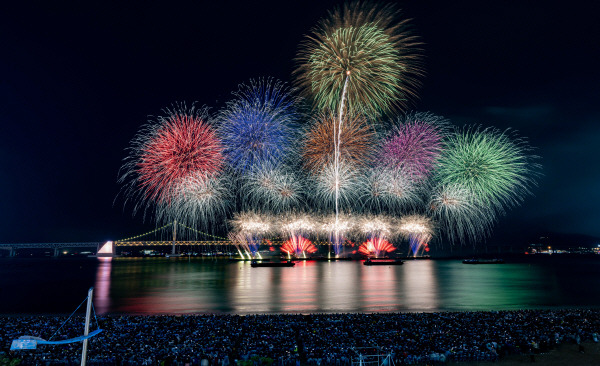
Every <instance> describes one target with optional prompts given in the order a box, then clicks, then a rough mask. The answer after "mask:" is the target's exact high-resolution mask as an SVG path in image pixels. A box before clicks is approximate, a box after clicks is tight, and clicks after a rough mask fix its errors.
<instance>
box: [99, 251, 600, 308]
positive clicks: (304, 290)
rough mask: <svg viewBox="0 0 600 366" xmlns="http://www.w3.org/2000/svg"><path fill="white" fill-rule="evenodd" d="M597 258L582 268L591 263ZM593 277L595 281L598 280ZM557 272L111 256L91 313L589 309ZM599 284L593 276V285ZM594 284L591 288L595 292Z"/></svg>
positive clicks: (588, 301) (102, 268) (590, 301)
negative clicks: (272, 264)
mask: <svg viewBox="0 0 600 366" xmlns="http://www.w3.org/2000/svg"><path fill="white" fill-rule="evenodd" d="M595 263H596V262H594V263H590V264H588V265H593V266H594V268H597V265H595ZM596 278H597V277H596ZM579 282H580V281H576V282H569V285H568V286H565V281H561V280H560V275H559V274H558V273H557V270H556V267H554V266H552V265H548V264H543V263H534V264H531V263H512V264H511V263H508V264H504V265H478V266H473V265H463V264H462V263H461V262H460V261H457V260H454V261H450V260H446V261H434V260H421V261H419V260H415V261H407V262H406V263H405V264H404V265H402V266H363V265H362V262H358V261H352V262H315V261H306V262H298V263H297V264H296V266H295V267H291V268H286V267H283V268H251V266H250V263H248V262H233V263H230V262H226V261H211V260H189V259H187V258H186V259H185V260H184V259H183V258H180V259H170V260H169V259H138V260H133V259H116V260H113V261H103V262H100V263H99V265H98V267H97V275H96V282H95V283H96V285H95V286H96V295H95V298H96V299H95V301H96V309H97V311H98V312H99V313H106V312H116V313H139V314H161V313H239V314H247V313H278V312H285V313H310V312H379V311H386V312H389V311H417V312H419V311H446V310H449V311H452V310H500V309H520V308H541V307H551V306H595V305H597V304H598V302H597V300H599V298H600V294H598V293H595V294H594V295H593V296H591V297H590V296H586V297H581V296H579V297H578V298H573V297H572V296H569V293H572V292H573V291H575V292H576V291H577V290H573V288H572V287H573V283H575V284H578V286H581V284H579ZM596 282H598V280H596ZM595 288H598V287H597V286H596V287H595Z"/></svg>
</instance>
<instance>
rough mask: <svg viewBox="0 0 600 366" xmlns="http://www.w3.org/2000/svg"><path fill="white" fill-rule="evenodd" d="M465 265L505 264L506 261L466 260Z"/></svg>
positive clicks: (496, 259) (497, 259) (495, 259)
mask: <svg viewBox="0 0 600 366" xmlns="http://www.w3.org/2000/svg"><path fill="white" fill-rule="evenodd" d="M463 264H504V259H499V258H494V259H465V260H463Z"/></svg>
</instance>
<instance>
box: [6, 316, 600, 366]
mask: <svg viewBox="0 0 600 366" xmlns="http://www.w3.org/2000/svg"><path fill="white" fill-rule="evenodd" d="M66 319H67V318H66V317H54V316H32V317H0V359H1V358H2V357H4V358H5V359H6V358H7V359H20V360H21V363H20V364H21V365H76V364H79V363H80V360H81V342H76V343H67V344H61V345H38V347H37V349H35V350H16V351H10V347H11V343H12V341H13V340H14V339H17V338H19V337H20V336H24V335H28V336H36V337H41V338H43V339H47V340H49V338H51V340H66V339H70V338H74V337H77V336H81V335H82V333H83V322H84V319H83V318H82V317H77V316H74V317H72V318H70V319H69V320H68V321H67V322H65V320H66ZM97 327H99V328H100V329H102V331H101V332H100V333H99V334H98V335H96V336H94V337H92V338H90V339H89V346H88V356H87V359H88V361H87V363H88V364H89V365H181V366H183V365H200V366H229V365H231V366H234V365H236V364H237V365H241V366H259V365H266V366H269V365H273V366H297V365H311V366H312V365H315V366H350V365H353V364H354V365H357V366H358V365H359V362H360V360H361V359H362V360H363V361H364V362H365V363H363V364H368V362H370V361H376V362H378V364H379V365H385V366H391V365H390V364H391V363H393V364H395V365H403V364H425V363H428V364H429V363H444V362H453V361H486V360H487V361H495V360H497V359H498V358H501V357H503V356H504V355H507V354H517V353H520V354H535V353H541V352H547V351H549V350H551V349H552V348H554V347H556V346H557V345H559V344H561V343H565V342H576V343H581V342H589V341H593V342H597V341H598V338H599V337H598V332H599V330H600V310H588V309H577V310H519V311H494V312H440V313H373V314H308V315H302V314H276V315H245V316H241V315H181V316H173V315H162V316H160V315H159V316H129V315H106V316H101V317H98V318H97V319H94V320H93V321H92V326H91V330H94V329H96V328H97Z"/></svg>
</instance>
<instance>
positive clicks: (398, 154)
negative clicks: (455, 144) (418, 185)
mask: <svg viewBox="0 0 600 366" xmlns="http://www.w3.org/2000/svg"><path fill="white" fill-rule="evenodd" d="M447 125H448V122H447V121H446V119H445V118H444V117H440V116H436V115H434V114H432V113H429V112H425V113H411V114H408V115H407V116H406V117H405V118H404V119H403V118H402V117H400V118H398V120H397V122H396V124H395V126H394V127H393V129H392V131H391V132H390V134H389V135H388V137H387V138H386V139H385V140H384V142H383V145H382V149H381V150H382V151H381V164H382V165H383V166H384V167H385V168H387V169H391V170H396V169H402V170H403V171H405V172H407V173H408V174H409V175H410V177H411V178H412V179H413V180H414V181H415V182H420V181H423V180H424V179H426V178H427V177H429V175H430V174H431V171H432V169H433V167H434V165H435V163H436V161H437V160H438V158H439V156H440V154H441V152H442V142H443V139H444V135H445V133H446V132H445V131H446V126H447Z"/></svg>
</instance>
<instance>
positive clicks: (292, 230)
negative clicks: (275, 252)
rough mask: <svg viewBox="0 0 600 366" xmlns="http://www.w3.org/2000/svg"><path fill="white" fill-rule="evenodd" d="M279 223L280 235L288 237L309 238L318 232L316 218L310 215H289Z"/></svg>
mask: <svg viewBox="0 0 600 366" xmlns="http://www.w3.org/2000/svg"><path fill="white" fill-rule="evenodd" d="M278 221H279V223H280V224H279V231H280V234H281V235H282V236H286V237H292V236H296V235H301V236H307V235H309V234H312V233H314V232H315V231H316V230H317V223H316V222H315V219H314V217H313V216H311V215H308V214H289V215H287V216H286V217H283V219H279V220H278Z"/></svg>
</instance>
